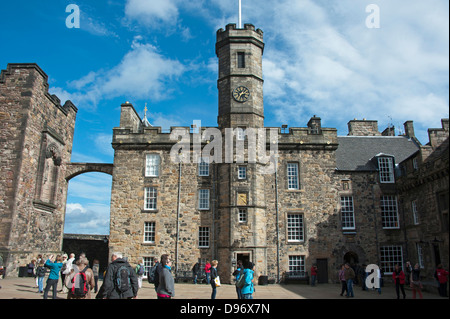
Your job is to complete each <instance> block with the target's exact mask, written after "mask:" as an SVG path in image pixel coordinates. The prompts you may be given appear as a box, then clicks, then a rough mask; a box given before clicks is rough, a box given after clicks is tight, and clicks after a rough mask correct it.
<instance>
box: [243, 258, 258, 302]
mask: <svg viewBox="0 0 450 319" xmlns="http://www.w3.org/2000/svg"><path fill="white" fill-rule="evenodd" d="M254 268H255V266H254V265H253V263H252V262H250V261H248V262H247V263H246V264H245V269H244V274H243V275H242V276H244V278H245V283H244V286H243V287H242V289H241V293H242V299H253V293H254V292H255V288H254V286H253V282H254V280H253V275H254V273H255V271H254Z"/></svg>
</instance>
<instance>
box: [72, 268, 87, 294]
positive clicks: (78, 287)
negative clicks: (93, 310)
mask: <svg viewBox="0 0 450 319" xmlns="http://www.w3.org/2000/svg"><path fill="white" fill-rule="evenodd" d="M86 269H88V267H86V268H84V269H83V270H82V271H80V272H78V273H76V274H75V276H74V277H73V278H72V290H71V291H72V294H73V295H74V296H77V297H84V296H86V294H87V293H88V291H89V284H88V283H87V278H86V273H85V271H86Z"/></svg>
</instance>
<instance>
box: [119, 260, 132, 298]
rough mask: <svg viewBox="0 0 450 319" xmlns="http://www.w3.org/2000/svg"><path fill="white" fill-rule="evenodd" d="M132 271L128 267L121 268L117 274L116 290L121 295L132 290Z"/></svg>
mask: <svg viewBox="0 0 450 319" xmlns="http://www.w3.org/2000/svg"><path fill="white" fill-rule="evenodd" d="M130 275H131V274H130V270H129V269H128V267H127V266H120V267H119V269H118V270H117V272H116V279H115V283H116V288H117V290H119V291H120V292H121V293H124V292H126V291H128V290H130V289H131V281H130Z"/></svg>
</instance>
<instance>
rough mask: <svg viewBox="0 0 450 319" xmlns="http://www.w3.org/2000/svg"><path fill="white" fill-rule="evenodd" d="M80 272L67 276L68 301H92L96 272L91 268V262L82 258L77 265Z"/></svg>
mask: <svg viewBox="0 0 450 319" xmlns="http://www.w3.org/2000/svg"><path fill="white" fill-rule="evenodd" d="M75 264H76V265H77V266H78V272H75V271H74V272H71V273H70V275H68V276H66V287H67V288H69V292H68V293H67V299H91V290H92V289H93V288H94V287H95V279H94V272H93V271H92V269H91V268H89V261H88V260H87V258H86V257H81V258H80V259H78V261H77V262H76V263H75Z"/></svg>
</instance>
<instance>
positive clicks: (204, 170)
mask: <svg viewBox="0 0 450 319" xmlns="http://www.w3.org/2000/svg"><path fill="white" fill-rule="evenodd" d="M198 176H209V158H208V157H202V158H200V162H199V163H198Z"/></svg>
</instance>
